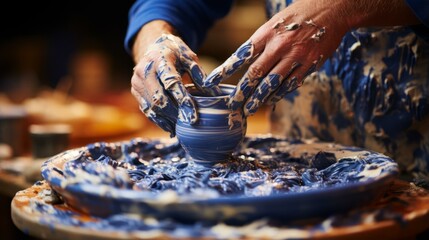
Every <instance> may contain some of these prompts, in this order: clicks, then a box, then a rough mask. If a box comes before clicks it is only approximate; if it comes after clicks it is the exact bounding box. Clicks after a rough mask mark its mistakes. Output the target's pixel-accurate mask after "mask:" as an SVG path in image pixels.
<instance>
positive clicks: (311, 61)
mask: <svg viewBox="0 0 429 240" xmlns="http://www.w3.org/2000/svg"><path fill="white" fill-rule="evenodd" d="M340 2H341V1H340ZM340 10H341V7H340V6H339V4H338V3H337V2H335V1H334V2H332V1H317V0H316V1H314V0H302V1H297V2H294V3H293V4H292V5H290V6H289V7H287V8H286V9H284V10H283V11H281V12H279V13H278V14H276V15H274V16H273V17H272V18H271V19H270V20H269V21H268V22H266V23H265V24H263V25H262V26H261V27H260V28H259V29H258V30H257V31H256V32H255V33H254V34H253V35H252V36H251V37H250V39H249V40H248V41H246V42H245V43H244V44H243V45H241V46H240V47H239V48H238V50H237V51H236V52H235V53H234V54H232V56H231V57H229V58H228V59H227V60H226V61H225V62H224V63H223V64H222V65H220V66H219V67H218V68H216V69H215V70H214V71H213V72H212V73H210V74H209V76H208V77H207V78H206V79H205V80H204V86H206V87H210V86H213V85H217V84H219V83H220V82H221V81H223V80H224V79H226V78H228V77H229V76H231V75H232V74H233V73H234V72H236V71H237V70H238V69H239V68H240V67H242V66H243V65H245V64H250V66H249V68H248V69H247V72H246V73H245V74H244V76H243V77H242V78H241V79H240V81H239V83H238V85H237V88H236V89H235V91H234V92H233V93H232V94H231V95H232V98H231V99H230V102H229V104H230V106H231V107H232V108H233V109H237V108H240V107H243V110H244V114H245V115H251V114H253V113H255V112H256V110H257V109H258V108H259V107H260V106H261V105H262V104H263V103H267V104H270V105H273V104H275V103H276V102H277V101H279V100H280V99H281V98H283V96H284V95H285V94H286V93H288V92H290V91H293V90H294V89H296V88H298V87H299V86H301V85H302V83H303V81H304V79H305V78H306V77H307V76H308V75H309V74H311V73H312V72H314V71H315V70H316V69H317V68H318V67H319V66H320V65H321V63H322V62H323V61H324V60H325V59H326V57H328V56H329V55H331V54H332V53H333V52H334V50H335V49H336V48H337V46H338V45H339V43H340V41H341V38H342V36H343V35H344V34H345V33H346V31H347V29H348V28H347V25H346V24H345V21H341V19H342V18H341V15H340V13H341V11H340Z"/></svg>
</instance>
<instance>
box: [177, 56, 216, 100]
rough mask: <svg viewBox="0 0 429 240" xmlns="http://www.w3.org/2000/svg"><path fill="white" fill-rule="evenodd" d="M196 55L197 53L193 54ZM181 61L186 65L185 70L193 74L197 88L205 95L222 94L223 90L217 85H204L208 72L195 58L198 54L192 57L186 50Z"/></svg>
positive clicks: (193, 80)
mask: <svg viewBox="0 0 429 240" xmlns="http://www.w3.org/2000/svg"><path fill="white" fill-rule="evenodd" d="M193 55H195V54H193ZM183 56H184V57H182V59H181V62H182V63H183V65H184V66H185V70H186V71H187V72H188V73H189V75H190V76H191V79H192V82H193V83H194V84H195V86H196V87H197V89H198V90H199V91H200V92H201V93H202V94H203V95H205V96H213V97H214V96H219V95H221V94H222V91H221V90H220V88H219V87H218V86H217V85H213V86H210V87H202V86H203V80H204V79H205V78H206V73H205V72H204V70H203V69H202V68H201V67H200V65H199V64H198V63H197V62H196V61H195V60H194V58H196V55H195V56H194V58H191V57H190V56H189V53H188V52H185V54H184V55H183Z"/></svg>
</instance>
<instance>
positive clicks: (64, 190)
mask: <svg viewBox="0 0 429 240" xmlns="http://www.w3.org/2000/svg"><path fill="white" fill-rule="evenodd" d="M232 156H233V157H232V158H229V159H228V161H227V162H224V163H218V164H215V165H213V166H212V167H211V168H207V167H204V166H202V165H200V164H196V163H195V162H194V161H193V160H192V159H190V158H189V156H187V154H186V152H185V151H184V150H183V148H181V146H180V144H179V143H178V142H176V141H173V140H172V139H170V140H168V141H167V140H162V141H161V140H144V139H133V140H131V141H129V142H122V143H103V142H101V143H95V144H90V145H88V146H87V147H85V148H79V149H74V150H69V151H66V152H64V153H62V154H59V155H57V156H55V157H53V158H51V159H50V160H49V161H47V162H45V163H44V165H43V166H42V176H43V177H44V179H45V180H46V181H47V182H48V183H49V184H50V185H51V187H52V188H53V189H54V190H55V191H56V192H58V194H59V195H60V196H61V198H62V199H63V200H64V201H65V202H66V203H67V204H68V205H69V206H71V207H73V208H76V209H78V210H79V211H81V212H84V213H87V214H90V215H94V216H102V217H105V216H108V215H112V214H129V213H133V214H144V215H145V216H152V217H155V218H159V219H164V218H172V219H175V220H177V221H183V222H193V221H200V220H201V221H226V222H231V223H232V222H234V223H243V222H248V221H251V220H256V219H259V218H261V217H271V218H273V219H281V220H284V221H290V220H297V219H302V218H308V217H315V216H326V215H329V214H332V213H336V212H341V211H345V210H347V209H350V208H351V207H355V206H360V205H362V204H365V203H366V202H368V201H369V200H371V199H373V198H374V197H375V196H376V195H378V194H379V193H380V192H382V190H383V189H384V188H385V186H386V184H388V183H389V182H390V181H391V180H392V177H393V176H395V175H396V173H397V164H396V163H395V162H394V161H393V160H392V159H390V158H388V157H386V156H384V155H382V154H379V153H375V152H371V151H366V150H363V149H359V148H351V147H346V146H342V145H336V144H331V143H317V142H305V143H304V142H301V141H290V140H288V139H282V138H275V137H271V136H263V137H262V136H261V137H253V138H245V139H244V142H243V143H242V144H241V145H240V146H239V147H238V148H237V149H236V151H235V152H234V153H233V155H232ZM323 199H325V200H326V199H331V200H332V201H327V202H326V203H324V206H323V207H321V206H320V203H318V202H319V201H325V200H323ZM334 199H335V201H334ZM266 206H270V207H266ZM287 206H290V207H287ZM298 206H302V207H303V209H302V210H300V211H296V207H298Z"/></svg>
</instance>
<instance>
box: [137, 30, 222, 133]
mask: <svg viewBox="0 0 429 240" xmlns="http://www.w3.org/2000/svg"><path fill="white" fill-rule="evenodd" d="M145 49H146V51H145V53H144V54H143V55H142V56H140V57H139V58H138V61H137V65H136V66H135V68H134V74H133V76H132V79H131V83H132V88H131V92H132V94H133V95H134V96H135V98H136V99H137V100H138V102H139V104H140V110H141V111H142V112H143V113H144V114H145V115H146V116H147V117H148V118H149V119H150V120H151V121H153V122H154V123H155V124H157V125H158V126H159V127H161V128H162V129H163V130H165V131H167V132H169V133H170V136H171V137H173V136H175V124H176V121H177V118H178V117H179V118H180V119H181V120H182V121H184V122H188V123H190V124H193V123H195V122H196V120H197V117H198V116H197V113H196V109H195V104H194V102H193V100H192V98H191V96H190V95H189V93H188V92H187V90H186V88H185V85H184V83H183V82H182V75H183V74H185V73H188V74H189V76H190V78H191V79H192V80H193V82H194V83H195V85H196V86H198V87H200V88H201V85H202V81H203V79H204V78H205V76H206V74H205V73H204V71H203V69H202V68H201V67H200V66H199V65H198V64H197V61H198V60H197V56H196V54H195V53H194V52H193V51H192V50H191V49H190V48H189V47H188V46H187V45H186V44H185V43H184V42H183V41H182V40H181V39H180V38H179V37H177V36H175V35H172V34H162V35H161V36H160V37H159V38H158V39H156V40H155V42H154V43H152V44H149V45H148V46H147V47H145ZM217 89H218V88H217V87H214V88H212V89H208V88H207V89H202V91H203V92H204V93H205V94H207V95H215V94H217V92H216V91H217Z"/></svg>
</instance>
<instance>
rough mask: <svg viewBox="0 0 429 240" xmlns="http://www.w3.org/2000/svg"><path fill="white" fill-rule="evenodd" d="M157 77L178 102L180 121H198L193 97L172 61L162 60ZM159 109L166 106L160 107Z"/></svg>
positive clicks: (192, 122) (191, 122)
mask: <svg viewBox="0 0 429 240" xmlns="http://www.w3.org/2000/svg"><path fill="white" fill-rule="evenodd" d="M157 77H158V79H159V80H160V81H161V83H162V84H163V85H164V89H165V90H166V91H167V92H168V93H169V94H170V95H171V96H172V98H173V99H175V100H176V102H177V104H178V109H179V118H180V120H182V121H183V122H187V123H190V124H194V123H195V122H196V121H197V119H198V116H197V111H196V106H195V103H194V101H193V100H192V98H191V95H190V94H189V93H188V92H187V91H186V88H185V86H184V85H183V83H182V80H181V76H180V73H179V72H178V71H177V69H176V66H175V65H174V64H173V63H172V62H171V61H169V60H167V59H165V58H162V59H161V60H160V62H159V64H158V67H157ZM159 107H166V106H161V105H160V106H159Z"/></svg>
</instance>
